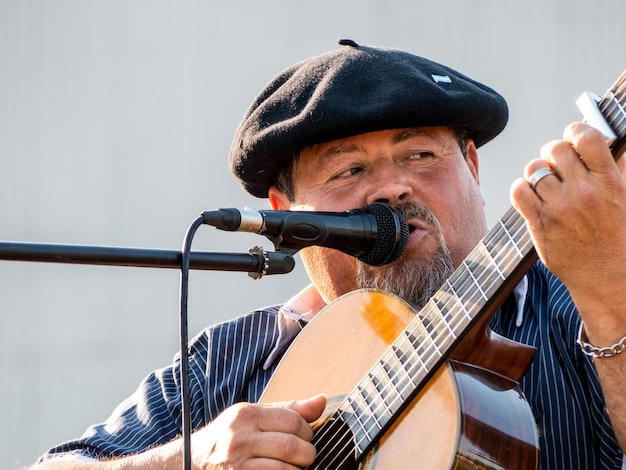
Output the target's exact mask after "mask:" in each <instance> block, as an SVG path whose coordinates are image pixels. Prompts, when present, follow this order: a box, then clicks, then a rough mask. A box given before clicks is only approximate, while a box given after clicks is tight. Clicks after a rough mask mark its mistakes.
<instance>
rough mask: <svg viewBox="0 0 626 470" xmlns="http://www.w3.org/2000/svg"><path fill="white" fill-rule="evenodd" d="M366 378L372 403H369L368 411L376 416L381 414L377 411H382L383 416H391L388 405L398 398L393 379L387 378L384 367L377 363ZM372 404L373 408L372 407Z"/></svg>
mask: <svg viewBox="0 0 626 470" xmlns="http://www.w3.org/2000/svg"><path fill="white" fill-rule="evenodd" d="M368 378H369V384H368V386H369V390H368V391H369V393H370V394H371V397H372V401H371V403H369V405H370V409H371V410H372V412H373V413H374V414H377V415H380V414H381V413H380V411H379V409H382V411H383V414H386V415H388V417H391V416H393V413H391V411H390V409H389V405H388V403H393V402H394V401H395V400H397V399H398V396H399V393H398V390H397V389H396V384H395V382H394V380H393V377H389V375H387V372H386V371H385V369H384V367H383V366H382V365H381V364H380V363H379V364H377V365H376V366H375V367H374V368H373V369H372V370H371V371H370V373H369V374H368ZM373 404H374V405H375V406H372V405H373Z"/></svg>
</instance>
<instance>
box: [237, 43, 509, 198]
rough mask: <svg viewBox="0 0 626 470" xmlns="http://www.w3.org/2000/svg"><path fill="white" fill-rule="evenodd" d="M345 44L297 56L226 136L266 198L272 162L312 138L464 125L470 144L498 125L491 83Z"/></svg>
mask: <svg viewBox="0 0 626 470" xmlns="http://www.w3.org/2000/svg"><path fill="white" fill-rule="evenodd" d="M339 43H340V44H342V45H345V46H346V47H343V48H340V49H338V50H335V51H333V52H329V53H326V54H322V55H319V56H316V57H313V58H310V59H308V60H305V61H303V62H300V63H297V64H295V65H293V66H292V67H290V68H288V69H287V70H285V71H283V72H282V73H281V74H279V75H278V76H277V77H276V78H274V80H272V81H271V82H270V83H269V84H268V85H267V86H266V87H265V89H264V90H263V91H261V93H260V94H259V95H258V96H257V97H256V98H255V100H254V102H253V103H252V105H251V106H250V108H249V109H248V111H247V112H246V114H245V116H244V118H243V120H242V121H241V124H240V125H239V128H238V130H237V133H236V134H235V138H234V140H233V143H232V147H231V151H230V157H229V160H230V161H229V163H230V169H231V171H232V173H233V174H234V175H235V177H237V179H239V181H240V183H241V185H242V186H243V187H244V189H246V191H248V192H249V193H250V194H252V195H253V196H256V197H267V192H268V189H269V188H270V186H271V185H272V184H274V178H275V176H276V173H277V171H278V169H279V168H280V167H281V166H282V164H283V163H284V162H285V161H287V160H288V159H290V158H292V157H293V156H294V155H296V154H297V153H298V152H299V151H300V150H301V149H303V148H304V147H307V146H309V145H313V144H319V143H323V142H329V141H332V140H337V139H342V138H345V137H349V136H353V135H358V134H364V133H367V132H373V131H378V130H385V129H397V128H404V127H426V126H448V127H455V128H457V127H458V128H464V129H466V130H467V132H468V135H469V137H471V138H472V139H474V142H475V143H476V146H477V147H480V146H481V145H483V144H485V143H486V142H488V141H490V140H491V139H493V138H494V137H495V136H496V135H498V134H499V133H500V131H502V129H504V126H505V125H506V122H507V119H508V108H507V104H506V101H505V100H504V98H503V97H502V96H500V95H499V94H498V93H496V92H495V91H494V90H492V89H491V88H489V87H487V86H485V85H483V84H481V83H479V82H477V81H475V80H472V79H471V78H469V77H467V76H465V75H463V74H461V73H459V72H457V71H455V70H453V69H451V68H449V67H446V66H444V65H441V64H438V63H436V62H432V61H430V60H428V59H425V58H423V57H418V56H415V55H413V54H409V53H407V52H403V51H399V50H395V49H387V48H380V47H364V46H359V45H357V44H355V43H354V42H353V41H350V40H341V41H340V42H339Z"/></svg>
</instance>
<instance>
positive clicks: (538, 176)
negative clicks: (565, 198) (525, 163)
mask: <svg viewBox="0 0 626 470" xmlns="http://www.w3.org/2000/svg"><path fill="white" fill-rule="evenodd" d="M554 174H555V173H554V170H553V169H552V168H550V167H549V166H542V167H541V168H539V169H538V170H537V171H535V172H534V173H533V174H532V175H530V177H529V178H528V182H529V183H530V186H531V187H532V188H533V190H534V189H535V188H536V187H537V184H538V183H539V181H541V180H542V179H544V178H545V177H546V176H548V175H554Z"/></svg>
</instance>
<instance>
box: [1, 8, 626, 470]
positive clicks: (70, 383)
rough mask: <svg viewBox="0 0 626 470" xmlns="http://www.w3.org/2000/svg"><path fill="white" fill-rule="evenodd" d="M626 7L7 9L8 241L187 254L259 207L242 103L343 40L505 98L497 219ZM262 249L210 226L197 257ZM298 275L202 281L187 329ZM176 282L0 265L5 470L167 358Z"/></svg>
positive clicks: (495, 152)
mask: <svg viewBox="0 0 626 470" xmlns="http://www.w3.org/2000/svg"><path fill="white" fill-rule="evenodd" d="M624 18H626V2H624V1H623V0H594V1H592V0H589V1H583V0H527V1H521V2H520V1H515V2H514V1H505V0H447V1H442V2H435V1H422V0H416V1H413V2H403V1H399V0H386V1H384V2H382V1H367V0H359V1H345V2H338V1H328V0H317V1H315V2H292V1H280V0H265V1H262V2H253V1H247V2H242V1H230V2H209V1H188V0H183V1H177V2H168V1H164V0H150V1H148V0H145V1H137V0H131V1H119V0H118V1H107V2H104V1H101V2H95V1H84V0H56V1H43V0H41V1H35V0H19V1H18V0H0V240H4V241H9V240H15V241H32V242H45V243H67V244H86V245H106V246H129V247H147V248H167V249H179V247H180V245H181V243H182V238H183V234H184V232H185V230H186V228H187V226H188V225H189V223H190V222H191V221H192V220H193V219H194V218H195V217H196V216H197V214H199V212H200V211H202V210H206V209H211V208H215V207H231V206H233V207H243V206H246V205H247V206H251V207H256V208H266V203H265V201H262V200H254V199H252V198H249V197H248V196H246V195H245V194H244V193H243V191H241V190H240V189H239V187H238V186H237V185H236V183H235V182H234V180H233V179H232V178H231V176H230V175H229V173H228V170H227V166H226V156H227V152H228V148H229V145H230V141H231V137H232V135H233V132H234V130H235V128H236V126H237V124H238V122H239V119H240V118H241V116H242V115H243V113H244V111H245V109H246V108H247V106H248V104H249V103H250V101H251V100H252V99H253V97H254V96H255V94H256V93H257V92H258V91H259V90H260V89H261V87H262V86H263V85H264V84H265V83H266V82H267V81H268V80H270V79H271V78H272V76H273V75H274V74H275V73H277V72H279V71H280V70H282V69H283V68H285V67H287V66H289V65H291V64H292V63H294V62H296V61H299V60H301V59H304V58H306V57H309V56H311V55H314V54H318V53H321V52H324V51H327V50H330V49H334V48H336V47H338V46H336V40H337V39H338V38H340V37H349V38H352V39H355V40H356V41H357V42H360V43H362V44H369V45H384V46H390V47H397V48H402V49H406V50H409V51H412V52H414V53H416V54H420V55H424V56H426V57H430V58H432V59H435V60H438V61H441V62H444V63H446V64H448V65H451V66H453V67H454V68H457V69H459V70H461V71H463V72H465V73H467V74H469V75H470V76H473V77H474V78H477V79H480V80H483V81H484V82H486V83H488V84H489V85H491V86H493V87H494V88H496V89H497V90H499V91H500V92H501V93H503V94H504V95H505V96H506V97H507V99H508V100H509V103H510V108H511V119H510V123H509V126H508V128H507V129H506V130H505V132H504V133H503V134H502V136H501V137H499V139H498V140H497V141H494V142H492V143H490V144H488V145H487V146H486V147H485V148H484V149H483V150H482V152H481V168H480V171H481V178H482V183H483V188H484V192H485V195H486V198H487V201H488V204H487V208H486V210H487V213H488V217H489V220H490V222H491V223H493V222H494V221H496V220H497V218H498V217H499V216H500V215H501V214H502V213H503V212H504V211H505V210H506V208H508V206H509V198H508V188H509V185H510V183H511V182H512V181H513V179H514V178H516V177H517V176H519V175H521V172H522V169H523V167H524V164H525V163H526V162H527V161H528V160H529V159H532V158H534V157H535V156H536V155H537V154H538V149H539V147H540V146H541V145H542V144H543V143H544V142H546V141H548V140H550V139H552V138H557V137H559V136H560V135H561V131H562V129H563V127H564V126H565V125H566V124H567V123H568V122H570V121H572V120H576V119H579V114H578V111H577V110H576V108H575V105H574V101H575V99H576V97H577V96H578V95H579V94H580V93H581V92H582V91H585V90H591V91H595V92H597V93H600V94H602V93H604V91H605V90H606V89H607V88H608V86H609V85H611V84H612V83H613V81H614V80H615V79H616V78H617V76H618V75H619V74H620V73H621V72H622V71H623V69H624V67H625V65H626V64H625V62H626V61H625V60H624V58H625V56H626V54H625V53H624V44H626V29H625V28H624V27H623V20H624ZM254 244H262V245H263V246H265V247H266V248H271V247H272V246H271V244H270V243H269V241H267V240H266V239H264V238H263V237H258V236H252V235H244V234H224V233H218V232H217V231H215V230H211V229H209V228H202V229H201V230H200V231H199V232H198V235H197V236H196V239H195V241H194V249H195V250H207V251H233V252H246V251H247V249H248V248H249V247H250V246H252V245H254ZM305 282H306V281H305V277H304V275H303V273H302V268H301V266H300V265H298V268H297V269H296V271H295V272H294V273H292V274H289V275H286V276H279V277H267V278H264V279H262V280H260V281H252V280H251V279H249V278H248V277H247V276H246V274H244V273H231V274H228V273H227V274H225V273H215V272H200V271H193V272H192V274H191V293H190V301H189V305H190V330H191V334H195V333H197V332H198V331H200V329H201V328H202V327H203V326H205V325H207V324H210V323H214V322H216V321H220V320H223V319H227V318H231V317H234V316H236V315H239V314H241V313H244V312H246V311H248V310H250V309H252V308H254V307H257V306H260V305H264V304H268V303H272V302H275V301H280V300H283V299H285V298H286V297H287V296H289V295H291V294H292V293H293V292H295V291H296V290H297V289H299V288H300V287H302V286H303V285H304V284H305ZM177 315H178V272H177V271H176V270H157V269H140V268H132V269H131V268H114V267H103V266H67V265H58V264H42V263H19V262H7V261H0V376H1V377H2V379H1V380H2V386H1V387H0V416H1V417H2V421H3V423H4V424H3V425H2V427H0V442H1V443H2V444H1V448H2V452H0V468H18V467H19V466H22V465H25V464H28V463H30V462H32V461H33V460H34V459H35V458H36V457H37V456H38V455H39V454H40V453H42V452H43V451H44V450H45V449H46V448H48V447H49V446H52V445H54V444H55V443H58V442H60V441H63V440H65V439H69V438H72V437H74V436H77V435H79V434H81V433H82V432H83V430H84V429H85V427H86V426H87V425H88V424H90V423H93V422H99V421H101V420H103V419H104V418H106V416H108V414H109V412H110V411H111V410H112V408H113V407H114V406H115V405H116V404H117V403H118V402H119V401H120V400H122V399H123V398H125V397H126V396H128V395H129V394H130V393H131V392H132V391H133V390H134V389H135V387H136V385H137V383H138V382H139V381H140V380H141V378H142V377H143V376H144V375H145V374H146V373H147V372H148V371H150V370H151V369H154V368H157V367H160V366H162V365H165V364H167V363H168V362H169V361H170V360H171V358H172V356H173V354H174V353H175V352H176V350H177V348H178V343H177V341H178V339H177V335H178V319H177Z"/></svg>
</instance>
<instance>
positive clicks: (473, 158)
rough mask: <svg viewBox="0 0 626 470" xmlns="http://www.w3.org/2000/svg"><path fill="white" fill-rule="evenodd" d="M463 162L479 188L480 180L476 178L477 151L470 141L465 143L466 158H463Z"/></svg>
mask: <svg viewBox="0 0 626 470" xmlns="http://www.w3.org/2000/svg"><path fill="white" fill-rule="evenodd" d="M465 162H466V164H467V167H468V168H469V171H470V173H471V174H472V176H473V177H474V180H476V183H477V184H478V185H479V186H480V178H479V176H478V150H477V149H476V145H475V144H474V141H473V140H472V139H468V141H467V157H465Z"/></svg>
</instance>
